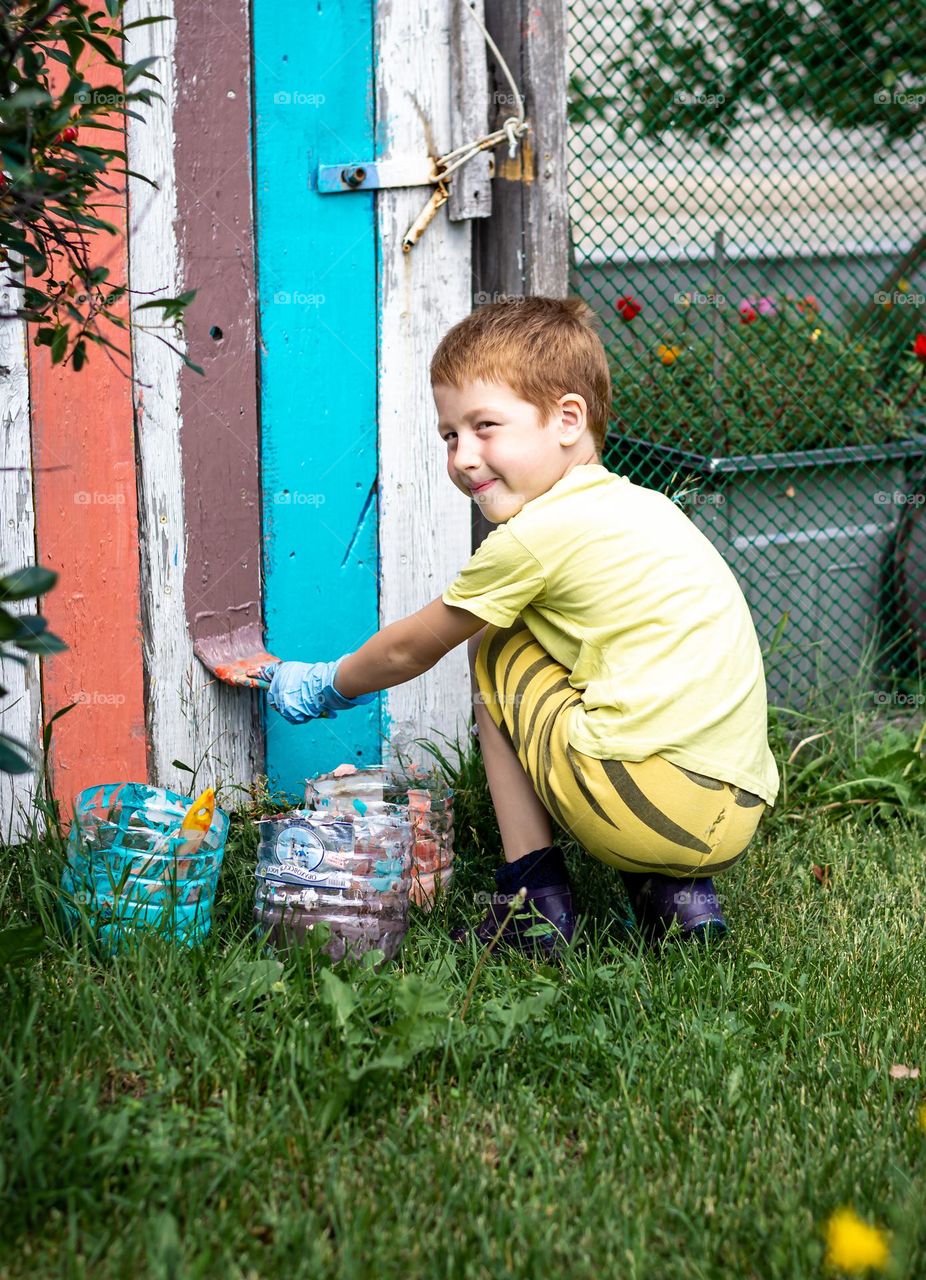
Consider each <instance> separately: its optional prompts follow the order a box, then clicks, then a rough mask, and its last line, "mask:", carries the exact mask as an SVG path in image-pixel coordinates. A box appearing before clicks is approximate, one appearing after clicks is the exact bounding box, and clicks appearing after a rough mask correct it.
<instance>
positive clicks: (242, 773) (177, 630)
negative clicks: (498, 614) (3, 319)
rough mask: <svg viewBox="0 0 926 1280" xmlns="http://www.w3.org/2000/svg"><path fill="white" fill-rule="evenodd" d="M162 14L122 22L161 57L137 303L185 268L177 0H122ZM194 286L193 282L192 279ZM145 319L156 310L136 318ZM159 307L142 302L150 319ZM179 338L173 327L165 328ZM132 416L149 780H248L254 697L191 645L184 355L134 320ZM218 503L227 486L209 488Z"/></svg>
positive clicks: (140, 53) (137, 133) (147, 146)
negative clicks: (179, 228) (179, 190)
mask: <svg viewBox="0 0 926 1280" xmlns="http://www.w3.org/2000/svg"><path fill="white" fill-rule="evenodd" d="M155 15H164V16H166V17H167V18H168V19H169V21H167V22H161V23H156V24H154V25H152V26H145V27H139V28H137V29H136V30H134V31H131V32H129V36H130V37H131V42H130V45H129V52H128V55H127V56H128V58H129V60H130V61H137V60H138V59H139V58H143V57H147V56H151V55H154V56H157V57H158V58H159V59H160V60H159V61H158V63H157V64H155V66H154V68H153V69H154V71H155V73H156V74H157V75H158V77H159V78H160V81H161V83H160V86H158V91H159V92H160V94H161V95H162V98H163V101H160V102H157V101H156V102H153V103H152V104H151V106H150V107H144V108H141V113H142V114H143V115H144V117H145V118H144V121H140V120H131V119H130V120H129V122H128V142H127V146H128V156H129V168H130V169H133V170H135V171H137V172H139V173H142V174H144V175H145V176H146V177H148V178H152V179H154V180H155V181H156V182H157V184H158V187H157V189H156V190H155V189H152V188H151V187H150V186H149V185H148V184H147V183H145V182H142V181H140V180H139V179H137V178H132V179H130V180H129V278H130V282H131V287H132V289H133V291H138V292H135V293H134V294H133V298H132V302H133V305H135V304H137V303H138V302H141V301H145V298H143V297H141V296H140V294H142V293H145V294H149V295H150V296H155V297H164V296H168V297H170V296H175V295H176V294H177V293H178V292H179V290H180V287H181V284H180V282H181V281H182V280H183V278H184V276H183V271H182V266H181V263H180V259H179V250H178V245H177V238H176V235H175V233H174V221H175V218H176V211H177V201H176V177H175V171H174V128H173V109H174V102H175V98H176V78H175V63H174V41H175V23H174V21H173V16H174V15H173V0H129V3H128V4H127V5H126V9H125V17H126V22H127V23H128V22H131V21H133V20H135V19H138V18H143V17H148V16H155ZM190 287H193V288H195V281H191V282H190ZM145 314H146V313H144V312H143V313H142V323H143V324H144V325H145V326H149V327H151V326H154V325H156V324H157V323H158V320H157V319H154V320H152V319H150V318H149V319H147V320H145V319H144V318H143V317H144V316H145ZM152 314H154V315H155V316H156V315H157V314H158V313H151V312H148V313H147V315H148V316H149V317H151V316H152ZM167 336H169V337H170V338H171V340H172V341H175V339H174V335H173V334H172V333H170V334H168V335H167ZM132 354H133V360H134V378H135V421H136V431H137V434H138V459H139V476H138V494H139V511H138V517H139V545H140V555H141V584H142V631H143V646H144V660H145V671H146V677H147V689H148V706H147V720H148V734H149V739H150V742H151V745H152V773H153V777H152V779H151V781H152V782H154V783H156V784H158V785H161V786H171V787H177V786H179V787H180V788H181V789H182V790H186V788H187V787H188V785H189V775H188V774H184V773H181V772H179V771H178V770H176V769H175V768H173V766H172V764H171V762H172V761H173V760H174V759H180V760H183V761H185V762H186V763H187V764H190V765H193V766H201V767H200V775H199V776H200V779H201V780H202V781H203V782H204V783H212V782H214V781H215V780H216V779H217V778H221V779H222V781H223V782H224V783H226V784H229V783H234V784H239V785H242V784H245V783H246V782H248V781H249V780H250V779H252V778H253V777H254V774H255V771H256V770H257V768H258V765H259V755H258V753H259V749H260V744H259V739H258V738H257V736H256V733H255V730H254V725H253V721H252V716H251V709H250V699H249V698H248V697H247V696H243V695H242V694H241V692H240V691H237V690H233V689H227V688H224V687H222V686H221V685H220V684H219V683H218V682H217V681H214V680H212V678H211V677H210V676H209V674H208V672H207V671H206V670H205V668H204V667H203V666H202V665H201V664H200V663H199V661H198V659H197V658H196V657H195V656H194V654H193V646H192V642H191V639H190V634H189V629H188V627H187V620H186V611H185V608H184V597H183V589H184V572H185V568H186V560H187V554H188V549H187V539H186V529H185V521H184V514H183V468H182V454H181V446H180V433H181V429H182V424H181V414H180V369H181V364H180V360H179V358H178V357H177V356H176V355H174V354H173V352H171V351H170V350H169V349H168V348H167V347H166V346H165V345H164V344H163V343H162V342H160V341H159V340H158V339H157V338H156V337H154V336H153V335H152V334H150V333H145V332H144V330H143V329H142V328H140V327H139V326H138V325H133V331H132ZM216 500H217V501H222V500H223V495H221V494H217V495H216Z"/></svg>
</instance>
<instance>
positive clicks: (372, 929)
mask: <svg viewBox="0 0 926 1280" xmlns="http://www.w3.org/2000/svg"><path fill="white" fill-rule="evenodd" d="M257 825H258V827H259V828H260V845H259V848H258V865H257V873H256V875H257V892H256V896H255V902H254V916H255V920H256V921H257V922H258V924H260V925H262V926H269V931H268V933H269V939H270V941H271V942H272V943H274V944H275V945H278V946H288V945H291V944H293V943H295V944H298V943H299V942H301V941H303V940H304V938H305V935H306V933H307V931H309V930H311V929H313V928H314V927H315V925H316V924H318V923H320V922H322V921H323V922H325V923H326V924H328V925H329V926H330V928H331V937H330V939H329V940H328V942H327V943H326V944H325V948H324V949H325V951H326V952H327V953H328V955H330V956H331V958H332V960H334V961H335V962H337V961H338V960H341V959H343V957H344V956H345V955H346V954H348V953H350V954H351V955H353V956H358V955H362V954H363V952H365V951H370V950H372V949H373V948H379V949H380V950H381V951H382V952H383V954H384V956H385V958H386V959H387V960H391V959H392V958H393V957H394V956H395V954H396V952H397V951H398V949H399V946H400V945H401V942H402V939H403V938H404V937H405V933H406V930H407V929H408V894H409V889H410V887H411V845H412V827H411V823H410V822H409V820H408V817H407V815H406V814H405V813H404V811H403V810H402V809H401V808H400V807H399V806H397V805H393V804H386V803H382V804H381V805H380V806H378V807H376V808H375V811H373V810H372V808H371V811H370V812H368V813H366V814H361V813H358V812H356V811H355V812H354V813H353V815H352V816H347V815H339V814H328V813H325V812H312V811H309V810H307V809H294V810H293V811H292V812H291V813H285V814H278V815H276V816H274V817H269V818H261V819H260V820H259V821H258V824H257Z"/></svg>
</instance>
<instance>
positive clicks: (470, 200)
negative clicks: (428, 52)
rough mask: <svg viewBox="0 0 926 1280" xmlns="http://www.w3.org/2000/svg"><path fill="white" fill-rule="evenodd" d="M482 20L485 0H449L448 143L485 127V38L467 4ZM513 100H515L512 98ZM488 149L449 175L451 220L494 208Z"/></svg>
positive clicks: (469, 139) (458, 144) (468, 139)
mask: <svg viewBox="0 0 926 1280" xmlns="http://www.w3.org/2000/svg"><path fill="white" fill-rule="evenodd" d="M470 7H471V8H472V9H473V10H474V11H475V13H476V15H477V17H478V18H479V20H480V21H481V22H485V8H484V3H483V0H472V4H470V0H451V8H450V140H451V148H452V149H453V150H456V148H457V147H461V146H464V145H465V144H466V143H469V142H475V141H476V140H477V139H479V138H481V137H483V136H484V135H485V134H486V133H488V131H489V77H488V69H487V67H486V43H485V38H484V37H483V34H482V32H481V31H480V30H479V27H478V25H477V24H476V23H475V22H474V21H473V19H472V18H471V17H470V15H469V14H468V13H464V12H463V10H464V9H466V8H470ZM511 105H512V106H514V105H515V104H514V103H512V104H511ZM489 160H490V156H489V152H488V151H481V152H480V153H479V155H477V156H474V157H473V159H472V160H469V161H468V162H467V163H466V164H465V165H463V167H462V168H461V169H458V170H457V172H456V173H455V174H453V175H452V177H451V183H450V200H449V201H448V208H449V211H450V220H451V222H462V221H463V219H464V218H487V217H488V216H489V215H490V214H491V212H492V180H491V178H490V176H489Z"/></svg>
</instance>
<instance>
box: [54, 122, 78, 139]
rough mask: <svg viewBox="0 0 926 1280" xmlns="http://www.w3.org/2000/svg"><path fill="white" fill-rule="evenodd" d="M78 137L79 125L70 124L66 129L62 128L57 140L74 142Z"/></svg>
mask: <svg viewBox="0 0 926 1280" xmlns="http://www.w3.org/2000/svg"><path fill="white" fill-rule="evenodd" d="M76 139H77V125H76V124H69V125H68V127H67V128H66V129H62V130H61V132H60V133H59V134H58V136H57V138H55V142H74V141H76Z"/></svg>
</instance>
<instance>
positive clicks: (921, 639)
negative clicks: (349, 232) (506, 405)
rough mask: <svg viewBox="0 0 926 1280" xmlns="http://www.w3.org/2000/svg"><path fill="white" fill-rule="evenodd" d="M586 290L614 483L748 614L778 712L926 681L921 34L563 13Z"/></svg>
mask: <svg viewBox="0 0 926 1280" xmlns="http://www.w3.org/2000/svg"><path fill="white" fill-rule="evenodd" d="M569 57H570V123H571V127H570V142H569V145H570V158H569V165H570V213H571V223H572V247H573V263H572V277H573V278H572V287H573V289H574V291H576V292H578V293H579V294H581V295H582V296H583V297H585V298H586V300H587V301H588V302H590V303H591V305H592V306H593V307H594V308H595V309H596V311H597V312H598V314H599V316H600V318H601V322H602V337H603V339H604V341H605V343H606V346H607V349H608V355H609V359H610V361H611V365H612V371H613V415H612V430H611V432H610V435H609V439H608V447H607V450H606V455H605V458H604V461H605V464H606V465H607V466H608V467H609V468H610V469H611V470H613V471H618V472H620V473H622V474H626V475H629V476H630V478H631V479H632V480H634V481H636V482H637V483H640V484H645V485H649V486H651V487H654V488H658V489H661V490H662V491H664V492H666V493H668V494H670V495H671V496H672V497H673V498H674V499H675V500H676V501H678V502H679V503H681V504H684V506H685V508H686V510H687V512H688V514H689V515H690V517H691V519H692V520H693V521H694V522H695V523H696V524H697V525H698V526H699V527H700V528H701V529H702V530H703V531H704V532H705V534H706V535H707V536H708V537H709V538H711V540H712V541H713V542H714V543H715V545H717V547H718V549H719V550H720V551H721V553H722V554H723V555H724V557H725V559H726V560H727V562H728V563H729V565H730V567H731V568H732V570H733V572H734V573H735V574H736V576H737V578H738V580H739V582H740V584H741V586H742V587H743V590H744V593H745V595H746V598H747V600H748V601H749V604H750V608H751V610H752V613H753V617H754V619H755V622H756V628H757V631H758V633H759V638H760V641H761V643H762V647H763V652H764V653H765V654H766V672H767V676H768V680H769V692H770V697H771V700H772V701H773V702H777V703H780V704H784V705H790V706H799V705H801V704H802V703H803V702H804V701H805V700H806V698H807V697H808V695H809V693H810V691H811V690H812V689H817V690H818V691H820V690H824V689H825V690H828V691H829V692H830V693H832V694H833V695H834V696H838V693H839V691H840V690H841V689H844V688H846V687H847V686H848V685H849V684H852V685H855V686H856V687H858V685H859V682H860V681H861V682H864V683H863V687H864V688H865V689H866V690H867V691H868V693H869V695H870V696H871V697H873V698H874V699H875V700H876V701H878V702H882V703H883V702H891V701H897V702H899V703H902V702H904V701H905V700H906V701H909V699H910V698H911V697H912V696H914V695H912V694H911V693H910V692H909V691H910V689H911V688H920V689H921V688H922V675H923V669H924V667H926V510H924V508H926V378H924V375H926V148H924V146H923V135H924V133H926V10H924V9H923V7H922V6H913V7H908V8H907V9H904V8H903V7H900V8H898V7H897V6H892V7H889V6H888V5H887V4H886V3H884V2H883V0H867V2H862V0H791V2H790V3H788V4H781V5H779V4H764V3H759V4H757V3H754V2H750V3H738V2H737V0H726V2H723V3H721V2H718V3H715V4H708V3H704V2H703V0H680V2H676V3H666V4H660V3H648V4H643V3H638V2H637V0H608V3H599V2H598V0H570V28H569Z"/></svg>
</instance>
